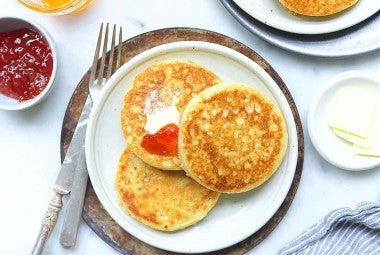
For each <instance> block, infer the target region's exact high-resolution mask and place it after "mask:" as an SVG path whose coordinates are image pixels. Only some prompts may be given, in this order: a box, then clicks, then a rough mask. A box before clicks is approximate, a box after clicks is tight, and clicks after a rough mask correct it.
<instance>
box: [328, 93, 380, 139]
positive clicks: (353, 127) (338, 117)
mask: <svg viewBox="0 0 380 255" xmlns="http://www.w3.org/2000/svg"><path fill="white" fill-rule="evenodd" d="M376 104H377V100H376V95H375V94H374V93H371V91H368V90H363V89H362V88H361V87H360V86H346V87H342V88H341V89H340V90H339V91H338V93H337V95H336V98H335V101H334V103H333V106H332V108H331V114H330V116H329V126H330V127H332V128H335V129H339V130H342V131H344V132H346V133H350V134H352V135H355V136H359V137H361V138H368V137H369V133H370V127H371V124H372V121H373V119H374V117H375V112H376V108H377V106H376Z"/></svg>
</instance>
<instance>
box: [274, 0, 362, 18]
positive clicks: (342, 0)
mask: <svg viewBox="0 0 380 255" xmlns="http://www.w3.org/2000/svg"><path fill="white" fill-rule="evenodd" d="M357 1H358V0H280V2H281V3H282V4H283V5H284V6H285V7H286V8H288V9H289V10H290V11H292V12H294V13H297V14H302V15H306V16H328V15H331V14H335V13H338V12H341V11H343V10H345V9H347V8H349V7H351V6H353V5H354V4H356V3H357Z"/></svg>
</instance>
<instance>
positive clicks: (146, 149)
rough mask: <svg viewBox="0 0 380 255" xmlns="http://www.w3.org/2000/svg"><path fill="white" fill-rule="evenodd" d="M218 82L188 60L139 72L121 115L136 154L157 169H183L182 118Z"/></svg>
mask: <svg viewBox="0 0 380 255" xmlns="http://www.w3.org/2000/svg"><path fill="white" fill-rule="evenodd" d="M217 83H220V79H219V78H218V77H217V76H216V75H215V74H214V73H213V72H211V71H210V70H208V69H207V68H205V67H203V66H201V65H199V64H197V63H195V62H192V61H189V60H175V61H166V62H159V63H156V64H153V65H151V66H148V67H147V68H146V69H145V70H143V71H142V72H140V73H139V74H138V75H137V76H136V77H135V79H134V81H133V83H132V84H131V86H130V88H129V90H128V91H127V92H126V94H125V97H124V104H123V108H122V112H121V127H122V130H123V134H124V136H125V138H126V140H127V143H128V145H129V146H130V147H131V150H132V151H133V153H135V154H136V155H137V156H138V157H139V158H141V159H142V160H143V161H144V162H146V163H147V164H149V165H152V166H154V167H157V168H160V169H164V170H180V169H181V166H180V162H179V158H178V152H177V141H178V125H179V118H180V115H181V114H182V111H183V109H184V108H185V106H186V105H187V103H188V102H189V101H190V99H191V98H193V97H194V96H195V95H197V94H198V93H200V92H201V91H203V90H204V89H206V88H208V87H211V86H213V85H215V84H217ZM167 125H169V126H167Z"/></svg>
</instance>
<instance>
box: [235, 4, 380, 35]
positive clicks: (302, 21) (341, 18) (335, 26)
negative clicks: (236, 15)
mask: <svg viewBox="0 0 380 255" xmlns="http://www.w3.org/2000/svg"><path fill="white" fill-rule="evenodd" d="M233 1H234V2H235V3H236V4H237V5H238V6H239V7H240V8H241V9H243V10H244V11H245V12H246V13H248V14H249V15H250V16H252V17H253V18H255V19H256V20H258V21H260V22H262V23H264V24H266V25H268V26H271V27H274V28H277V29H279V30H282V31H286V32H290V33H297V34H325V33H331V32H335V31H339V30H342V29H345V28H348V27H351V26H353V25H355V24H358V23H360V22H361V21H363V20H365V19H367V18H369V17H370V16H372V15H373V14H375V13H376V12H377V11H379V10H380V1H379V0H360V1H358V2H357V3H356V4H355V5H353V6H352V7H350V8H348V9H346V10H344V11H342V12H339V13H337V14H333V15H329V16H326V17H308V16H304V15H294V14H292V13H291V12H290V11H289V10H288V9H287V8H285V7H284V6H283V5H282V4H281V3H280V1H278V0H275V1H273V0H233Z"/></svg>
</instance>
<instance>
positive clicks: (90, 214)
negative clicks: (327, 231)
mask: <svg viewBox="0 0 380 255" xmlns="http://www.w3.org/2000/svg"><path fill="white" fill-rule="evenodd" d="M176 41H205V42H211V43H217V44H220V45H223V46H226V47H229V48H231V49H234V50H236V51H238V52H240V53H242V54H244V55H245V56H247V57H249V58H250V59H252V60H253V61H255V62H256V63H257V64H258V65H260V66H261V67H262V68H263V69H264V70H265V71H266V72H267V73H268V74H269V75H270V76H271V77H272V78H273V80H274V81H275V82H276V83H277V84H278V86H279V87H280V89H281V91H282V92H283V93H284V95H285V97H286V99H287V101H288V103H289V106H290V108H291V110H292V113H293V117H294V120H295V123H296V128H297V138H298V157H297V166H296V170H295V175H294V178H293V181H292V184H291V187H290V189H289V191H288V193H287V196H286V198H285V199H284V201H283V203H282V204H281V206H280V208H279V209H278V210H277V212H276V213H275V214H274V215H273V217H272V218H271V219H270V220H269V221H268V222H267V223H266V224H265V225H264V226H263V227H262V228H261V229H259V230H258V231H256V232H255V233H254V234H252V235H251V236H250V237H248V238H247V239H245V240H243V241H241V242H239V243H237V244H235V245H233V246H230V247H228V248H225V249H223V250H219V251H216V252H210V253H207V254H218V255H219V254H221V255H223V254H224V255H227V254H228V255H238V254H244V253H246V252H247V251H249V250H251V249H253V248H254V247H255V246H256V245H257V244H259V243H260V242H261V241H263V240H264V239H265V238H266V237H267V236H268V235H269V234H270V233H271V232H272V231H273V230H274V229H275V228H276V226H277V224H278V223H279V222H280V221H281V220H282V219H283V217H284V216H285V214H286V212H287V210H288V208H289V206H290V205H291V203H292V200H293V198H294V196H295V194H296V192H297V188H298V184H299V182H300V179H301V174H302V167H303V159H304V137H303V132H302V124H301V119H300V116H299V114H298V110H297V107H296V105H295V103H294V100H293V98H292V96H291V94H290V92H289V90H288V89H287V87H286V85H285V83H284V82H283V81H282V79H281V78H280V76H279V75H278V74H277V73H276V71H275V70H274V69H273V68H272V67H271V66H270V65H269V64H268V62H266V61H265V60H264V59H263V58H262V57H261V56H260V55H258V54H257V53H256V52H255V51H253V50H252V49H250V48H248V47H247V46H245V45H244V44H242V43H240V42H238V41H236V40H234V39H232V38H230V37H227V36H224V35H221V34H218V33H215V32H212V31H208V30H202V29H195V28H166V29H160V30H155V31H151V32H147V33H144V34H141V35H138V36H136V37H133V38H131V39H129V40H127V41H124V42H123V45H122V47H123V50H122V51H123V53H122V63H125V62H127V61H128V60H129V59H131V58H132V57H134V56H135V55H137V54H139V53H141V52H143V51H146V50H148V49H150V48H152V47H155V46H158V45H161V44H164V43H169V42H176ZM108 56H109V53H108ZM89 76H90V70H89V71H88V72H86V73H85V74H84V76H83V78H82V79H81V81H80V82H79V84H78V85H77V87H76V89H75V91H74V93H73V95H72V97H71V99H70V102H69V104H68V106H67V109H66V114H65V117H64V120H63V123H62V132H61V158H62V159H63V158H64V156H65V154H66V150H67V147H68V145H69V143H70V141H71V137H72V134H73V132H74V130H75V127H76V125H77V122H78V119H79V116H80V113H81V110H82V108H83V105H84V103H85V101H86V98H87V95H88V81H89ZM82 216H83V218H84V220H85V221H86V223H87V224H88V225H89V226H90V227H91V228H92V229H93V230H94V232H96V233H97V234H98V235H99V236H100V237H101V238H102V239H103V240H104V241H105V242H106V243H107V244H109V245H110V246H112V247H113V248H115V249H116V250H117V251H119V252H120V253H122V254H130V255H144V254H152V255H163V254H176V253H173V252H169V251H165V250H162V249H158V248H155V247H153V246H151V245H149V244H146V243H144V242H142V241H140V240H139V239H137V238H135V237H134V236H132V235H131V234H129V233H128V232H126V231H125V230H124V229H123V228H121V227H120V226H119V225H118V224H117V223H116V222H115V221H114V220H113V219H112V218H111V216H110V215H109V214H108V213H107V212H106V210H105V209H104V208H103V206H102V205H101V203H100V201H99V199H98V197H97V196H96V194H95V191H94V189H93V187H92V185H91V182H89V184H88V186H87V192H86V197H85V201H84V208H83V214H82ZM195 245H196V244H195Z"/></svg>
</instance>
